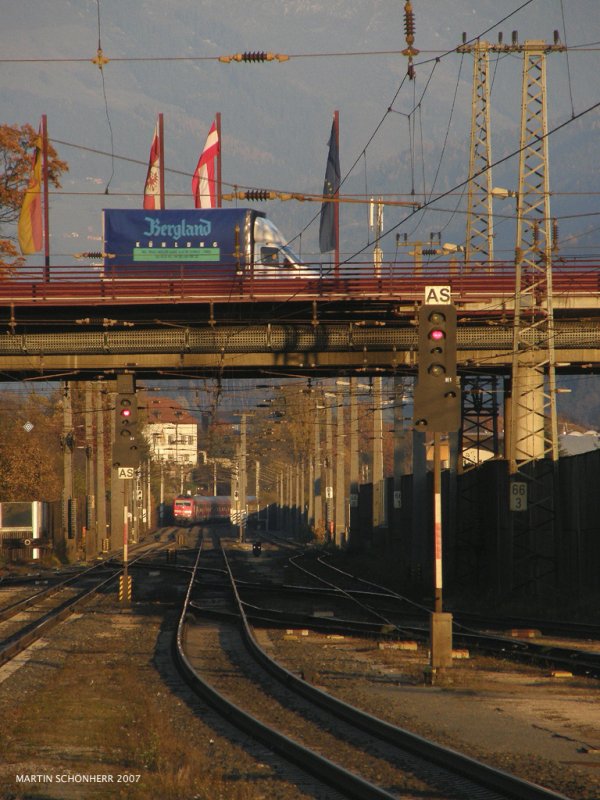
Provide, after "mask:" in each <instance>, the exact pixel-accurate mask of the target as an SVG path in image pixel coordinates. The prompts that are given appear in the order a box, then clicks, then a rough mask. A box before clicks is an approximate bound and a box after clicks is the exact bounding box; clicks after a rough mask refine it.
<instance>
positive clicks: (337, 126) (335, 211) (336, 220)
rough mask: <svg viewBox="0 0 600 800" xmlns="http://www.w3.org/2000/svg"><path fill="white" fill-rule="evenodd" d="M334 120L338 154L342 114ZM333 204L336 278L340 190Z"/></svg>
mask: <svg viewBox="0 0 600 800" xmlns="http://www.w3.org/2000/svg"><path fill="white" fill-rule="evenodd" d="M333 120H334V126H335V144H336V148H337V152H338V153H339V152H340V112H339V111H337V110H336V111H334V112H333ZM334 198H335V200H334V202H333V231H334V237H335V273H334V274H335V277H336V280H337V278H339V277H340V203H339V199H340V190H339V188H338V189H337V190H336V192H335V194H334Z"/></svg>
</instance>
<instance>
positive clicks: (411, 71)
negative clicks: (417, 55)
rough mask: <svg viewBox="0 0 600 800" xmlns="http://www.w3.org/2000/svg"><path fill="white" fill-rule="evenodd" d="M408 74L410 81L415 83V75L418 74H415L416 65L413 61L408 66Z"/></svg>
mask: <svg viewBox="0 0 600 800" xmlns="http://www.w3.org/2000/svg"><path fill="white" fill-rule="evenodd" d="M406 74H407V75H408V80H409V81H414V79H415V75H416V74H417V73H416V72H415V65H414V64H413V63H412V61H410V62H409V64H408V69H407V70H406Z"/></svg>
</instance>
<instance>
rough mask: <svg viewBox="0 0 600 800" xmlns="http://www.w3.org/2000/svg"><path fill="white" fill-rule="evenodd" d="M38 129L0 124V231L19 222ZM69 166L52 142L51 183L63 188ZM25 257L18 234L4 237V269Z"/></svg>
mask: <svg viewBox="0 0 600 800" xmlns="http://www.w3.org/2000/svg"><path fill="white" fill-rule="evenodd" d="M37 138H38V132H37V131H36V130H35V129H34V128H33V127H32V126H31V125H28V124H25V125H21V126H20V127H19V126H17V125H0V232H2V233H3V234H4V229H5V227H6V226H8V225H11V224H12V223H15V222H16V221H17V219H18V217H19V213H20V211H21V204H22V202H23V195H24V193H25V190H26V189H27V185H28V183H29V174H30V170H31V156H32V152H33V149H34V147H35V142H36V139H37ZM68 169H69V165H68V164H67V162H66V161H62V160H61V159H59V158H58V156H57V153H56V150H55V149H54V147H53V146H52V144H51V143H50V142H48V183H49V184H50V185H51V186H54V187H55V188H60V185H61V184H60V177H61V175H62V173H63V172H66V171H67V170H68ZM20 260H21V259H20V258H19V256H18V250H17V248H16V247H15V244H14V235H12V236H6V234H4V235H3V236H0V268H1V267H7V266H15V265H16V264H18V263H19V261H20Z"/></svg>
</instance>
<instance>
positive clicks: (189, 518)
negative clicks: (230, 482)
mask: <svg viewBox="0 0 600 800" xmlns="http://www.w3.org/2000/svg"><path fill="white" fill-rule="evenodd" d="M246 502H247V507H246V512H245V513H242V512H241V511H240V509H239V506H237V505H236V502H235V500H234V502H233V504H232V502H231V496H230V495H202V494H195V495H178V496H177V497H176V498H175V499H174V500H173V522H174V523H175V525H180V526H182V527H188V526H190V525H197V524H198V523H202V522H228V523H230V524H232V525H238V524H239V523H240V517H242V519H244V520H247V521H248V524H251V523H252V520H254V518H255V517H256V516H257V504H256V498H255V497H247V498H246Z"/></svg>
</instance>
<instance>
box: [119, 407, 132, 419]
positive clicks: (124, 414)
mask: <svg viewBox="0 0 600 800" xmlns="http://www.w3.org/2000/svg"><path fill="white" fill-rule="evenodd" d="M121 416H122V417H130V416H131V409H130V408H122V409H121Z"/></svg>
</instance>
